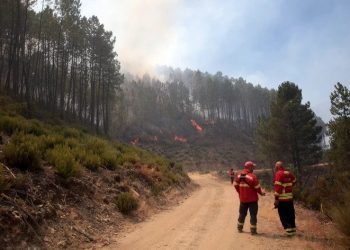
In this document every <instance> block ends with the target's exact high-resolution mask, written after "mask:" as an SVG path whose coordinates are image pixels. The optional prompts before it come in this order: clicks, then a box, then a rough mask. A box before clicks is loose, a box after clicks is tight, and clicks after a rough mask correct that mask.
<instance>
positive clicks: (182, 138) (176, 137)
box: [174, 135, 187, 143]
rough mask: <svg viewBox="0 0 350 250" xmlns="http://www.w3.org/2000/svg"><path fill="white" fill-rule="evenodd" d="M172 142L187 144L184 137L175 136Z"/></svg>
mask: <svg viewBox="0 0 350 250" xmlns="http://www.w3.org/2000/svg"><path fill="white" fill-rule="evenodd" d="M174 141H178V142H182V143H186V142H187V139H186V138H185V137H182V136H177V135H175V137H174Z"/></svg>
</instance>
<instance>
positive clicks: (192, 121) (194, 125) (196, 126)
mask: <svg viewBox="0 0 350 250" xmlns="http://www.w3.org/2000/svg"><path fill="white" fill-rule="evenodd" d="M191 123H192V126H193V127H194V128H195V129H196V130H197V131H198V132H199V133H202V132H203V128H202V127H201V126H199V125H198V123H197V122H196V121H195V120H193V119H192V120H191Z"/></svg>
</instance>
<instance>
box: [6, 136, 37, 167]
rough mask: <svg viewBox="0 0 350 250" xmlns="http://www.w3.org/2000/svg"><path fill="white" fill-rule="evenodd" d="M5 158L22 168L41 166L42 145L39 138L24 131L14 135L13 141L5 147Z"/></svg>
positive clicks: (14, 165) (11, 163)
mask: <svg viewBox="0 0 350 250" xmlns="http://www.w3.org/2000/svg"><path fill="white" fill-rule="evenodd" d="M3 153H4V158H5V159H6V161H7V162H8V163H9V165H11V166H13V167H17V168H19V169H21V170H36V169H39V168H40V154H41V152H40V147H39V145H38V138H37V137H34V136H31V135H23V134H22V133H20V134H17V135H15V136H13V138H12V141H11V142H10V143H9V144H7V145H6V146H5V147H4V149H3Z"/></svg>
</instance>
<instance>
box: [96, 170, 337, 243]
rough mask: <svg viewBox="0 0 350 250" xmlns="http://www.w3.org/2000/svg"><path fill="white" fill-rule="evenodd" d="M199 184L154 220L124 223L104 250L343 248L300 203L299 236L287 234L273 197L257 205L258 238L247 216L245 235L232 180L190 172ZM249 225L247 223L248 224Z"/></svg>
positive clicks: (329, 227) (331, 231)
mask: <svg viewBox="0 0 350 250" xmlns="http://www.w3.org/2000/svg"><path fill="white" fill-rule="evenodd" d="M190 177H191V179H192V180H193V182H194V183H196V184H198V185H199V188H198V189H196V190H195V191H194V192H193V193H192V194H191V195H190V196H189V197H187V198H186V199H185V200H183V201H180V202H179V203H178V205H176V206H173V207H170V208H169V209H167V210H165V211H162V212H161V213H158V214H155V215H153V216H150V217H149V219H148V220H146V221H144V222H131V221H129V223H126V224H124V225H123V228H122V229H121V231H120V232H118V233H117V234H116V235H115V238H114V239H111V241H110V242H109V244H108V245H106V244H105V245H95V246H94V247H93V248H98V249H99V248H104V249H124V250H127V249H204V250H206V249H281V248H284V249H294V250H295V249H318V250H320V249H342V247H341V245H340V244H339V243H338V242H339V240H340V239H341V236H340V233H339V232H338V230H337V229H336V227H335V225H334V224H333V223H332V222H330V221H329V220H328V219H327V218H325V217H324V216H323V215H322V214H320V213H318V212H315V211H311V210H308V209H305V208H303V207H302V206H299V205H298V204H296V206H295V207H296V223H297V228H298V230H297V235H296V236H295V237H292V238H289V237H286V236H284V235H283V228H282V226H281V223H280V221H279V218H278V214H277V211H276V210H274V209H273V199H274V198H273V194H272V193H268V194H267V195H266V196H265V197H261V198H260V201H259V213H258V235H256V236H252V235H251V234H250V232H249V215H248V218H247V220H246V224H245V226H244V232H243V233H238V232H237V230H236V221H237V217H238V208H239V200H238V196H237V193H236V192H235V191H234V188H233V186H232V185H231V184H230V183H229V181H224V180H222V179H221V178H217V177H216V176H215V175H213V174H210V173H209V174H195V173H194V174H191V175H190ZM247 222H248V223H247Z"/></svg>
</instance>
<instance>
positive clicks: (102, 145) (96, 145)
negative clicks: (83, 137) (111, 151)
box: [86, 137, 109, 155]
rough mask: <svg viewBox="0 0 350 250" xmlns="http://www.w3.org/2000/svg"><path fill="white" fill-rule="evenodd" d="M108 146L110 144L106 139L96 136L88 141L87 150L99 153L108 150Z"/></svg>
mask: <svg viewBox="0 0 350 250" xmlns="http://www.w3.org/2000/svg"><path fill="white" fill-rule="evenodd" d="M108 146H109V145H108V144H107V142H106V141H104V140H101V139H99V138H96V137H93V138H89V139H87V141H86V150H87V151H91V152H93V153H94V154H97V155H100V154H102V153H103V152H104V151H105V150H106V148H108Z"/></svg>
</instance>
